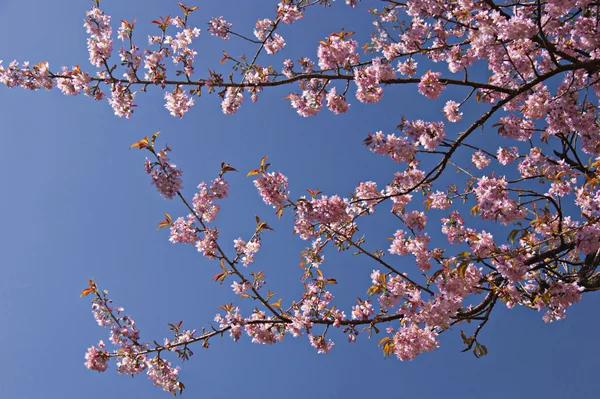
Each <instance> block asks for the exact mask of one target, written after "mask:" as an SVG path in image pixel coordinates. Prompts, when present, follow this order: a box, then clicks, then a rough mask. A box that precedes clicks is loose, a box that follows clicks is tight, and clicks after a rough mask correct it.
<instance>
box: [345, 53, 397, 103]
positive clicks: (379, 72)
mask: <svg viewBox="0 0 600 399" xmlns="http://www.w3.org/2000/svg"><path fill="white" fill-rule="evenodd" d="M395 77H396V72H395V71H394V69H393V68H392V67H391V66H390V65H389V64H386V63H383V62H381V59H379V58H375V59H373V63H372V65H370V66H368V67H365V68H363V69H358V68H356V69H354V83H356V86H358V89H357V90H356V98H357V99H358V101H360V102H363V103H376V102H378V101H379V100H381V97H382V96H383V88H382V87H381V86H380V82H381V81H385V80H391V79H394V78H395Z"/></svg>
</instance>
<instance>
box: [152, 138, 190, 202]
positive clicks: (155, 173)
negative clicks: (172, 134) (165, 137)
mask: <svg viewBox="0 0 600 399" xmlns="http://www.w3.org/2000/svg"><path fill="white" fill-rule="evenodd" d="M169 151H171V148H170V147H168V146H167V147H165V148H163V149H162V150H160V151H159V152H158V153H157V154H156V158H157V160H158V161H157V162H150V160H149V159H148V158H146V163H145V165H144V166H145V169H146V173H148V174H149V175H150V177H151V179H152V185H154V186H156V189H157V190H158V192H159V193H160V194H161V195H162V196H163V197H165V198H166V199H173V197H174V196H175V194H177V192H178V191H179V190H181V189H182V188H183V182H182V180H181V175H182V174H183V171H182V170H181V169H177V166H176V165H175V164H172V163H169V156H168V154H167V152H169Z"/></svg>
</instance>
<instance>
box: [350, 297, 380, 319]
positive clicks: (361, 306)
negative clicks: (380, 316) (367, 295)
mask: <svg viewBox="0 0 600 399" xmlns="http://www.w3.org/2000/svg"><path fill="white" fill-rule="evenodd" d="M357 302H358V305H355V306H353V307H352V318H353V319H355V320H367V319H368V318H369V316H371V315H373V314H375V310H373V305H371V301H362V300H360V298H359V299H358V300H357Z"/></svg>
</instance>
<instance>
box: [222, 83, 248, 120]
mask: <svg viewBox="0 0 600 399" xmlns="http://www.w3.org/2000/svg"><path fill="white" fill-rule="evenodd" d="M242 101H244V94H243V92H242V90H241V89H238V88H235V87H228V88H227V90H226V91H225V98H223V101H222V102H221V109H222V110H223V113H224V114H225V115H233V114H235V113H236V112H237V110H238V109H239V108H240V105H242Z"/></svg>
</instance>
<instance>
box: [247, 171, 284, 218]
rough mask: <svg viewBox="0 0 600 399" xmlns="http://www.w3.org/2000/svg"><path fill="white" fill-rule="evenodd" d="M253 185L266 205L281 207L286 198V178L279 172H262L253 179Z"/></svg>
mask: <svg viewBox="0 0 600 399" xmlns="http://www.w3.org/2000/svg"><path fill="white" fill-rule="evenodd" d="M254 186H255V187H256V188H257V189H258V193H259V194H260V196H261V197H262V199H263V201H264V202H265V204H267V205H273V208H275V209H281V208H283V206H284V205H285V203H286V201H287V200H288V196H289V191H287V188H288V179H287V177H286V176H284V175H283V174H282V173H281V172H277V173H275V172H271V173H263V175H262V176H261V177H259V178H257V179H256V180H254Z"/></svg>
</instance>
